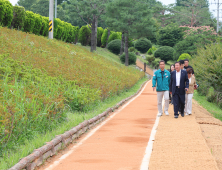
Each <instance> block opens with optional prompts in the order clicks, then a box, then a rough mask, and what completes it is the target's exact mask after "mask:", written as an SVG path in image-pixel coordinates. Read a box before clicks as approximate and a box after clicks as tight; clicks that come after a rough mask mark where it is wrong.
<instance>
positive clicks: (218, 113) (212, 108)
mask: <svg viewBox="0 0 222 170" xmlns="http://www.w3.org/2000/svg"><path fill="white" fill-rule="evenodd" d="M194 99H195V100H196V101H197V102H198V103H199V104H200V105H201V106H203V107H204V108H205V109H207V111H208V112H210V113H211V114H212V115H213V116H214V117H215V118H217V119H219V120H221V121H222V109H220V108H219V107H218V105H217V104H215V103H210V102H208V101H207V99H206V96H201V95H200V94H198V92H197V91H195V92H194Z"/></svg>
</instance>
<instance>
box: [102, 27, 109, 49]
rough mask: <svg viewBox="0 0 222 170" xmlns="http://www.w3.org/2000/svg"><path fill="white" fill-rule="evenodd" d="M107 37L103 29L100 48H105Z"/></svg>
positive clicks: (106, 31)
mask: <svg viewBox="0 0 222 170" xmlns="http://www.w3.org/2000/svg"><path fill="white" fill-rule="evenodd" d="M107 36H108V30H107V29H104V31H103V34H102V37H101V43H102V47H105V46H106V41H107Z"/></svg>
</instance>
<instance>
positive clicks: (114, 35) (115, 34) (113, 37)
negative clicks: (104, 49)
mask: <svg viewBox="0 0 222 170" xmlns="http://www.w3.org/2000/svg"><path fill="white" fill-rule="evenodd" d="M116 39H119V40H121V39H122V33H121V32H112V34H111V35H110V36H109V39H108V43H109V42H111V41H112V40H116Z"/></svg>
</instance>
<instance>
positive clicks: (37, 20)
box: [33, 14, 42, 35]
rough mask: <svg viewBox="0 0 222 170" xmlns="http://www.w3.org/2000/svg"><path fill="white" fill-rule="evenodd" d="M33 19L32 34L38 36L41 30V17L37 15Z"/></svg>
mask: <svg viewBox="0 0 222 170" xmlns="http://www.w3.org/2000/svg"><path fill="white" fill-rule="evenodd" d="M34 18H35V25H34V28H33V33H34V34H36V35H39V34H40V31H41V29H42V16H41V15H39V14H34Z"/></svg>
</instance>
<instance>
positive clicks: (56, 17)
mask: <svg viewBox="0 0 222 170" xmlns="http://www.w3.org/2000/svg"><path fill="white" fill-rule="evenodd" d="M55 18H57V0H55Z"/></svg>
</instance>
